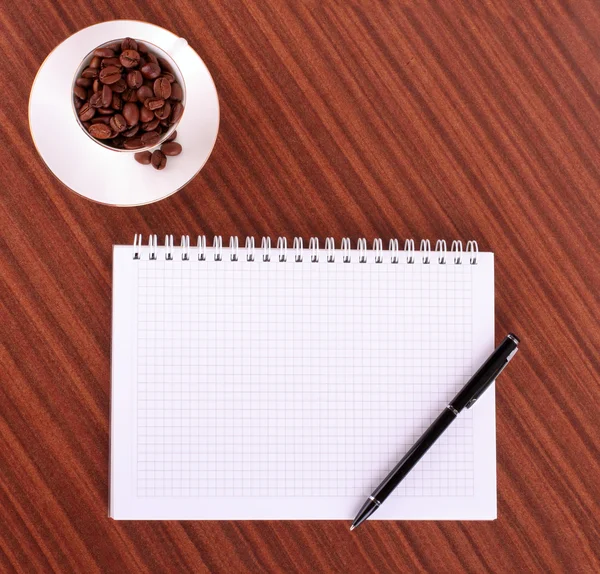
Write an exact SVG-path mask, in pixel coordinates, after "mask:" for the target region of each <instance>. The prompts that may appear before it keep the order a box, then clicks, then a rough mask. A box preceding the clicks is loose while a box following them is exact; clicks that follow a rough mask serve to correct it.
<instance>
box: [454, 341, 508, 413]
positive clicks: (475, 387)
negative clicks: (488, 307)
mask: <svg viewBox="0 0 600 574" xmlns="http://www.w3.org/2000/svg"><path fill="white" fill-rule="evenodd" d="M518 342H519V339H518V338H517V337H516V335H513V334H510V335H508V336H507V337H506V338H505V339H504V341H502V343H500V344H499V345H498V346H497V347H496V349H495V350H494V352H493V353H492V354H491V355H490V356H489V357H488V359H487V360H486V361H485V363H483V365H481V367H479V369H477V372H476V373H475V374H474V375H473V376H472V377H471V378H470V379H469V380H468V381H467V384H466V385H465V386H464V387H463V388H462V389H461V390H460V391H459V393H458V394H457V395H456V396H455V397H454V398H453V399H452V402H451V403H450V405H451V406H452V407H453V408H454V409H456V410H457V411H458V412H459V413H460V412H461V411H462V410H463V409H464V408H465V407H470V406H472V405H473V403H474V402H475V401H476V400H477V399H478V398H479V397H480V396H481V395H482V394H483V392H484V391H485V390H486V389H487V388H488V387H489V386H490V385H491V384H492V383H493V382H494V381H495V380H496V377H497V376H498V375H499V374H500V372H501V371H502V369H503V368H504V367H506V365H507V364H508V360H509V359H510V357H512V356H513V355H514V353H515V352H516V350H517V348H518Z"/></svg>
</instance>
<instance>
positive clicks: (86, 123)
mask: <svg viewBox="0 0 600 574" xmlns="http://www.w3.org/2000/svg"><path fill="white" fill-rule="evenodd" d="M81 123H82V124H83V127H84V128H85V129H86V130H89V129H90V126H91V125H92V124H91V123H90V122H81Z"/></svg>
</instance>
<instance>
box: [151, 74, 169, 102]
mask: <svg viewBox="0 0 600 574" xmlns="http://www.w3.org/2000/svg"><path fill="white" fill-rule="evenodd" d="M154 95H155V96H156V97H157V98H162V99H163V100H168V99H169V98H170V97H171V83H170V82H169V80H167V78H156V80H154Z"/></svg>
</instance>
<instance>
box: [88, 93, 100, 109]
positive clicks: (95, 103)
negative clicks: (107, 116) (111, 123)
mask: <svg viewBox="0 0 600 574" xmlns="http://www.w3.org/2000/svg"><path fill="white" fill-rule="evenodd" d="M90 105H91V106H92V107H93V108H101V107H102V106H103V104H102V92H96V93H95V94H94V95H93V96H92V97H91V98H90Z"/></svg>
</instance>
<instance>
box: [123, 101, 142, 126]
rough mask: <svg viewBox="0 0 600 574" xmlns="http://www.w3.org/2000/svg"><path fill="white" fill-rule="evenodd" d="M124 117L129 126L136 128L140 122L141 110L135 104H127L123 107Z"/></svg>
mask: <svg viewBox="0 0 600 574" xmlns="http://www.w3.org/2000/svg"><path fill="white" fill-rule="evenodd" d="M123 116H124V117H125V119H126V120H127V125H128V126H135V125H136V124H137V123H138V122H139V121H140V109H139V108H138V107H137V106H136V105H135V104H134V103H132V102H127V103H126V104H125V105H124V106H123Z"/></svg>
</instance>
